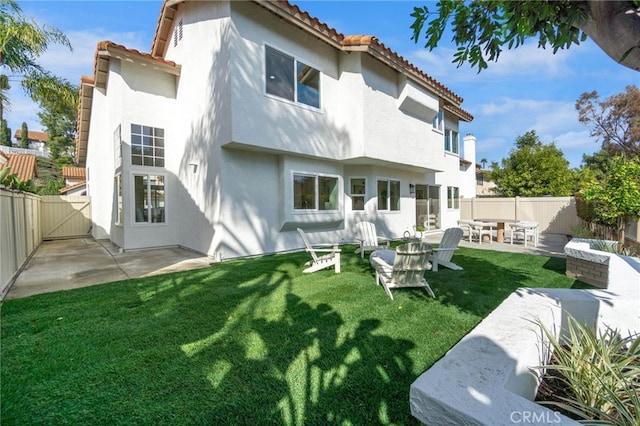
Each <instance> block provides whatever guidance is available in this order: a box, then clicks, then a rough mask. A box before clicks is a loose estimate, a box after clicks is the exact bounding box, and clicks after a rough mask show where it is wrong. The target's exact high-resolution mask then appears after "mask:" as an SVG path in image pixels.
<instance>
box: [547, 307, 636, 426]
mask: <svg viewBox="0 0 640 426" xmlns="http://www.w3.org/2000/svg"><path fill="white" fill-rule="evenodd" d="M539 325H540V327H541V329H542V331H543V335H544V337H545V338H546V339H545V344H546V345H547V353H551V354H552V358H551V360H552V362H550V363H548V364H546V365H543V366H539V367H536V368H537V369H544V370H546V371H547V377H548V376H549V375H551V376H553V377H554V379H555V380H557V381H558V383H559V384H560V385H558V384H556V385H555V387H556V388H558V389H560V388H562V390H563V391H562V393H563V394H564V396H562V395H560V396H556V397H552V398H549V400H547V401H540V403H541V404H542V405H547V406H555V407H558V408H560V409H562V410H563V411H564V412H566V413H568V414H569V415H572V417H573V418H575V419H578V420H581V421H582V422H583V423H585V424H608V425H616V426H637V425H638V424H640V336H638V335H627V336H624V337H623V336H622V335H621V333H620V332H619V331H618V330H614V329H612V328H610V327H607V326H606V325H605V326H604V327H603V330H601V331H600V332H596V331H595V330H594V329H593V327H590V326H588V325H586V324H583V323H581V322H579V321H577V320H576V319H575V318H573V317H569V321H568V327H567V328H568V330H566V334H567V336H566V337H565V338H556V337H555V335H554V333H553V332H552V331H551V330H550V329H549V328H547V327H546V326H545V325H544V324H542V323H539ZM549 372H550V373H549ZM543 380H544V376H543ZM552 396H553V395H552Z"/></svg>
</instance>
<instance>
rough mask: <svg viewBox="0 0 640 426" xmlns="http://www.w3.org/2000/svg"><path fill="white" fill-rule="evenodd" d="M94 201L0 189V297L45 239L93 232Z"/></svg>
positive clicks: (86, 198) (70, 236)
mask: <svg viewBox="0 0 640 426" xmlns="http://www.w3.org/2000/svg"><path fill="white" fill-rule="evenodd" d="M90 200H91V199H90V198H89V197H73V196H55V195H47V196H38V195H34V194H29V193H24V192H20V191H10V190H7V189H4V188H0V299H2V298H4V296H5V295H6V293H7V291H8V290H9V287H10V286H11V284H12V282H13V281H14V280H15V278H16V277H17V274H18V272H19V271H20V270H21V268H22V267H23V266H24V264H25V263H26V261H27V260H28V259H29V257H30V256H31V254H32V253H33V252H34V251H35V250H36V248H38V245H40V243H41V242H42V241H43V240H48V239H55V238H73V237H87V236H90V235H91V205H90V203H91V201H90Z"/></svg>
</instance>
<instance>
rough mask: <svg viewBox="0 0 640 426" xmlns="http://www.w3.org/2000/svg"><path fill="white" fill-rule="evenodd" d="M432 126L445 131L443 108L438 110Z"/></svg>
mask: <svg viewBox="0 0 640 426" xmlns="http://www.w3.org/2000/svg"><path fill="white" fill-rule="evenodd" d="M431 126H432V127H433V128H434V129H435V130H440V131H441V132H443V131H444V111H442V110H440V111H438V113H437V114H436V116H435V117H433V121H432V123H431Z"/></svg>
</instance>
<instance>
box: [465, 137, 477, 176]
mask: <svg viewBox="0 0 640 426" xmlns="http://www.w3.org/2000/svg"><path fill="white" fill-rule="evenodd" d="M462 143H463V144H464V146H463V148H462V152H463V158H464V159H465V160H467V161H471V162H472V163H473V165H472V166H473V167H472V169H473V170H475V165H476V137H475V136H473V135H472V134H471V133H468V134H466V135H465V137H464V139H462Z"/></svg>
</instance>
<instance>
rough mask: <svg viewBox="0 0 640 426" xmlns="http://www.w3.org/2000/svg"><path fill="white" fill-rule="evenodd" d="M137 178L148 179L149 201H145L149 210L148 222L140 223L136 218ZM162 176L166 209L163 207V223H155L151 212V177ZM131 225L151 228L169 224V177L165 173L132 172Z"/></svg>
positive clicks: (146, 208)
mask: <svg viewBox="0 0 640 426" xmlns="http://www.w3.org/2000/svg"><path fill="white" fill-rule="evenodd" d="M136 176H145V177H146V178H147V199H146V200H145V205H146V207H145V210H147V220H146V221H138V220H137V217H136ZM157 176H162V180H163V189H164V207H163V210H164V211H163V221H162V222H154V221H153V212H152V211H151V209H152V207H151V179H150V178H151V177H157ZM130 198H131V216H132V217H131V223H132V224H133V225H134V226H149V225H166V224H167V175H166V174H164V173H144V172H131V197H130Z"/></svg>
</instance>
